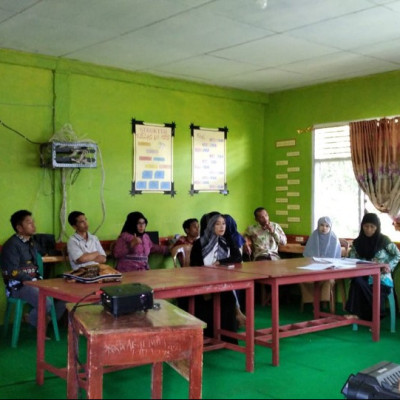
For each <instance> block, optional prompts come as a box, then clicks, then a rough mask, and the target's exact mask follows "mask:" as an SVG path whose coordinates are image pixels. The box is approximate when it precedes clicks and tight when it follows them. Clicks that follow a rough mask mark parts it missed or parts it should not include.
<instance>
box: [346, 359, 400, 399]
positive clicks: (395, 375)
mask: <svg viewBox="0 0 400 400" xmlns="http://www.w3.org/2000/svg"><path fill="white" fill-rule="evenodd" d="M399 382H400V365H399V364H394V363H391V362H388V361H382V362H380V363H378V364H376V365H373V366H372V367H370V368H367V369H365V370H363V371H361V372H359V373H358V374H357V375H353V374H351V375H350V376H349V379H347V382H346V383H345V385H344V386H343V388H342V393H343V394H344V395H345V396H346V399H400V391H399Z"/></svg>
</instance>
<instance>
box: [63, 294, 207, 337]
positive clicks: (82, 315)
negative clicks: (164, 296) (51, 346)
mask: <svg viewBox="0 0 400 400" xmlns="http://www.w3.org/2000/svg"><path fill="white" fill-rule="evenodd" d="M155 303H157V304H159V306H160V307H159V309H150V310H147V311H138V312H134V313H131V314H126V315H120V316H118V317H114V316H113V315H112V314H111V313H110V312H108V311H106V310H105V309H104V307H103V306H102V305H98V304H84V305H82V306H80V307H77V308H76V310H75V311H74V314H73V315H74V319H76V320H77V321H79V323H80V324H81V325H82V326H83V327H84V328H85V330H86V332H89V333H95V334H105V333H108V332H112V333H116V332H118V333H123V332H125V331H129V332H130V333H132V334H134V333H136V332H140V333H143V332H153V331H157V330H159V329H163V328H166V327H168V328H181V329H184V328H201V329H203V328H204V327H205V326H206V324H205V323H204V322H203V321H201V320H199V319H198V318H196V317H194V316H193V315H191V314H189V313H187V312H185V311H183V310H181V309H180V308H178V307H176V306H175V305H173V304H171V303H169V302H168V301H166V300H157V301H156V302H155ZM73 307H74V304H72V303H68V304H67V309H68V311H70V312H71V310H73Z"/></svg>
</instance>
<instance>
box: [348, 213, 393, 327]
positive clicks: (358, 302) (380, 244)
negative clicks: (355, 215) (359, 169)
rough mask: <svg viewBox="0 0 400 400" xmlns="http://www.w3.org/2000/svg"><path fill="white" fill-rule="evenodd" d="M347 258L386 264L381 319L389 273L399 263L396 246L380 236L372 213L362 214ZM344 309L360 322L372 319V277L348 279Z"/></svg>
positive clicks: (390, 284) (382, 285)
mask: <svg viewBox="0 0 400 400" xmlns="http://www.w3.org/2000/svg"><path fill="white" fill-rule="evenodd" d="M349 257H350V258H357V259H361V260H367V261H374V262H376V263H380V264H386V266H385V267H383V268H382V272H381V318H382V317H384V316H385V307H386V298H387V296H388V295H389V293H390V291H391V290H392V288H393V279H392V271H393V270H394V268H395V267H396V266H397V263H398V262H399V261H400V251H399V249H398V248H397V246H396V245H395V244H394V243H393V242H392V241H391V240H390V239H389V238H388V237H387V236H385V235H383V234H382V233H381V222H380V220H379V217H378V216H377V215H376V214H374V213H368V214H365V215H364V218H363V220H362V221H361V229H360V233H359V235H358V237H357V238H356V239H355V240H354V241H353V244H352V246H351V248H350V252H349ZM346 310H347V311H348V312H349V313H351V314H352V315H348V316H347V317H348V318H353V317H354V316H356V317H358V318H361V319H363V320H367V321H371V320H372V277H364V276H361V277H357V278H353V279H352V280H351V285H350V291H349V298H348V300H347V303H346Z"/></svg>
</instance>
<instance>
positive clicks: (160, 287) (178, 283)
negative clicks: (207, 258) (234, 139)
mask: <svg viewBox="0 0 400 400" xmlns="http://www.w3.org/2000/svg"><path fill="white" fill-rule="evenodd" d="M133 282H138V283H143V284H146V285H148V286H150V287H151V288H153V290H154V297H155V298H159V299H170V298H176V297H184V296H195V295H199V294H213V298H214V338H213V340H212V341H211V342H210V344H209V345H207V346H205V347H204V350H205V351H208V350H215V349H219V348H228V349H231V350H235V351H238V352H241V353H245V355H246V371H249V372H252V371H253V370H254V274H247V273H240V274H238V273H237V272H235V271H233V270H229V269H227V268H221V269H214V268H208V267H190V268H174V269H158V270H150V271H134V272H128V273H124V274H123V277H122V283H133ZM26 284H28V285H31V286H34V287H37V288H38V289H39V302H38V328H37V360H36V363H37V366H36V381H37V383H38V384H39V385H42V384H43V383H44V372H45V370H47V371H50V372H52V373H53V374H55V375H57V376H60V377H61V378H64V379H66V368H57V367H55V366H53V365H51V364H50V363H48V362H46V361H45V333H46V325H45V316H46V311H45V310H46V308H45V304H46V297H47V296H52V297H54V298H55V299H60V300H63V301H66V302H73V303H76V302H79V301H85V302H95V301H98V300H99V296H100V293H101V292H100V288H101V287H103V286H107V285H109V286H111V285H116V284H118V283H117V282H113V283H107V284H99V283H94V284H93V283H91V284H79V283H67V282H66V281H65V280H64V279H62V278H56V279H44V280H41V281H35V282H32V281H29V282H27V283H26ZM240 289H244V290H245V292H246V330H245V332H238V333H236V332H229V331H225V330H222V329H221V325H220V295H219V293H220V292H225V291H229V290H240ZM193 300H194V299H193V298H192V299H191V301H190V303H189V311H190V312H191V313H193V311H194V301H193ZM221 334H222V335H225V336H230V337H233V338H236V339H238V340H243V341H244V343H245V346H244V347H243V346H240V345H236V344H233V343H227V342H223V341H222V340H221Z"/></svg>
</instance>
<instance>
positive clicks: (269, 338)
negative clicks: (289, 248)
mask: <svg viewBox="0 0 400 400" xmlns="http://www.w3.org/2000/svg"><path fill="white" fill-rule="evenodd" d="M311 263H313V260H312V258H308V257H303V258H289V259H281V260H277V261H254V262H246V263H243V264H235V266H234V271H237V272H244V273H247V274H252V273H253V274H255V281H256V282H260V283H263V284H267V285H269V286H270V287H271V308H272V309H271V312H272V321H271V327H270V328H267V329H259V330H257V331H255V343H256V344H258V345H263V346H266V347H269V348H272V364H273V365H279V339H281V338H285V337H290V336H296V335H301V334H305V333H310V332H316V331H321V330H325V329H331V328H336V327H340V326H345V325H352V324H353V323H357V324H358V325H365V326H369V327H371V330H372V339H373V340H374V341H378V340H379V337H380V308H379V307H380V271H381V268H382V267H383V266H384V265H383V264H358V265H357V266H356V267H355V268H348V269H326V270H322V271H312V270H306V269H299V268H298V267H301V266H305V265H308V264H311ZM217 268H220V267H217ZM369 275H371V276H372V277H373V305H372V312H373V318H372V321H364V320H359V319H357V320H356V319H346V318H345V317H344V316H343V315H335V314H329V313H326V312H322V311H321V310H320V285H315V286H314V292H315V295H314V320H312V321H305V322H299V323H295V324H289V325H284V326H280V325H279V288H280V286H283V285H289V284H295V283H302V282H318V281H325V280H329V279H343V278H355V277H358V276H369Z"/></svg>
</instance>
